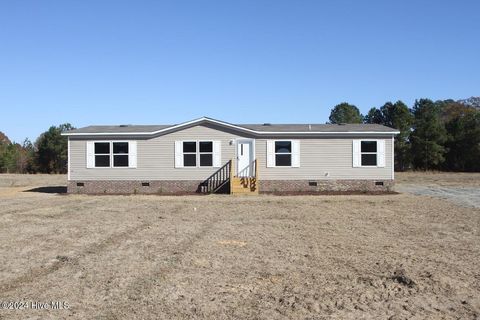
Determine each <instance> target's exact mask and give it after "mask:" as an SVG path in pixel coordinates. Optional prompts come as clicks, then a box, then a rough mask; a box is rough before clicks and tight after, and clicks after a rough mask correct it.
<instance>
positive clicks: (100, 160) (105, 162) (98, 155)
mask: <svg viewBox="0 0 480 320" xmlns="http://www.w3.org/2000/svg"><path fill="white" fill-rule="evenodd" d="M93 144H94V150H95V158H94V161H95V162H94V167H95V168H109V167H110V166H111V158H110V142H94V143H93Z"/></svg>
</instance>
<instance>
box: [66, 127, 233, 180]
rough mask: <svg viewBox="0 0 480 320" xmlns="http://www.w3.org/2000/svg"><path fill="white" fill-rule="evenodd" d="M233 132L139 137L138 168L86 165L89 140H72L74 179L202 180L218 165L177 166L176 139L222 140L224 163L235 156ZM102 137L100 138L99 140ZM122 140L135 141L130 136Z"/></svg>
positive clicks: (201, 130)
mask: <svg viewBox="0 0 480 320" xmlns="http://www.w3.org/2000/svg"><path fill="white" fill-rule="evenodd" d="M237 137H238V136H235V135H233V134H231V133H227V132H223V131H219V130H215V129H212V128H208V127H205V126H196V127H191V128H187V129H185V130H181V131H177V132H174V133H170V134H167V135H164V136H160V137H156V138H152V139H148V140H137V168H93V169H87V168H86V141H85V140H71V142H70V147H71V161H72V163H71V173H70V179H71V180H203V179H206V178H208V177H209V176H210V175H211V174H212V173H214V172H215V171H216V170H218V168H211V167H210V168H206V167H203V168H175V166H174V162H175V153H174V149H175V141H177V140H190V141H192V140H208V141H210V140H219V141H221V144H222V147H221V153H222V165H223V164H225V163H226V162H227V161H228V160H230V159H232V158H233V156H234V153H235V147H234V145H230V144H229V141H230V140H232V139H235V138H237ZM99 140H101V139H99ZM122 140H132V139H131V138H128V139H122Z"/></svg>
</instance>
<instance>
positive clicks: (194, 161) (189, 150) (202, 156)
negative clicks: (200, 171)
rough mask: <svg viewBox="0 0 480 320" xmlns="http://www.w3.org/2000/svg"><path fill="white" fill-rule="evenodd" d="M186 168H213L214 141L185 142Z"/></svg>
mask: <svg viewBox="0 0 480 320" xmlns="http://www.w3.org/2000/svg"><path fill="white" fill-rule="evenodd" d="M183 166H184V167H197V166H200V167H212V166H213V141H184V142H183Z"/></svg>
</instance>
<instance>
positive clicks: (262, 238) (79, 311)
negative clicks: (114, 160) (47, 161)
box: [0, 177, 480, 319]
mask: <svg viewBox="0 0 480 320" xmlns="http://www.w3.org/2000/svg"><path fill="white" fill-rule="evenodd" d="M0 179H1V177H0ZM54 184H56V183H54ZM0 201H1V203H2V206H1V207H0V218H1V219H0V257H1V259H2V260H1V262H2V263H1V264H0V293H1V300H3V301H19V300H26V301H67V302H68V304H69V305H70V308H69V309H68V310H0V319H25V318H29V319H58V318H62V319H63V318H72V319H198V318H200V319H359V318H366V319H371V318H379V319H389V318H390V319H405V318H430V319H438V318H444V319H458V318H462V319H477V318H478V316H479V315H480V285H479V283H480V271H479V268H478V261H480V246H479V243H480V231H479V226H480V210H479V209H475V208H464V207H459V206H457V205H455V204H453V203H451V202H446V201H443V200H441V199H436V198H428V197H419V196H415V195H410V194H400V195H384V196H362V195H356V196H353V195H351V196H297V197H278V196H259V197H230V196H205V197H196V196H184V197H168V196H165V197H158V196H138V195H137V196H102V197H96V196H80V195H68V196H59V195H55V194H46V193H35V192H26V193H25V192H21V193H15V194H12V195H8V196H3V197H1V198H0Z"/></svg>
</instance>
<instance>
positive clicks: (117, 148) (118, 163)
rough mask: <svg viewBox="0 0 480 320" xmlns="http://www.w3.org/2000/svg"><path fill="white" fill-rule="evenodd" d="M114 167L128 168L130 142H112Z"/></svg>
mask: <svg viewBox="0 0 480 320" xmlns="http://www.w3.org/2000/svg"><path fill="white" fill-rule="evenodd" d="M112 150H113V167H114V168H117V167H128V142H112Z"/></svg>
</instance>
